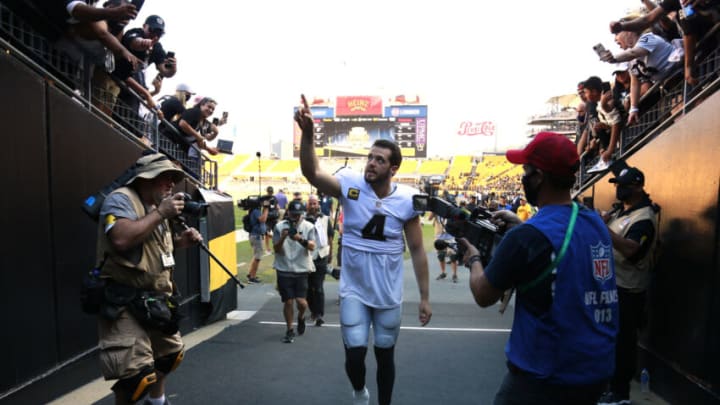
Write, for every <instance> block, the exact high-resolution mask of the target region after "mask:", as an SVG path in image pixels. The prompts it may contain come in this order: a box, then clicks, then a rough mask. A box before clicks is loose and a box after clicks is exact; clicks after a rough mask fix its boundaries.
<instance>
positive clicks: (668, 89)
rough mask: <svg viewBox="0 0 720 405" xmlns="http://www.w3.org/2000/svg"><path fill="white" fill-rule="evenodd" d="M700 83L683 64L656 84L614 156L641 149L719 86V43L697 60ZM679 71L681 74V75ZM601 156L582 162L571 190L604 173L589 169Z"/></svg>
mask: <svg viewBox="0 0 720 405" xmlns="http://www.w3.org/2000/svg"><path fill="white" fill-rule="evenodd" d="M696 71H697V73H698V74H697V79H698V82H699V83H698V85H696V86H689V85H688V84H687V82H686V81H685V80H684V77H683V68H682V66H680V67H678V69H677V70H676V71H674V72H673V73H672V74H670V75H669V77H668V78H667V79H665V81H663V82H660V83H656V84H655V85H653V86H652V87H651V88H650V90H648V92H647V94H645V95H644V96H643V98H642V99H641V100H640V104H641V105H642V103H643V102H647V100H652V98H653V97H657V98H658V100H657V101H656V102H655V103H653V104H651V105H650V106H648V107H646V108H645V109H644V111H643V112H642V114H641V115H640V116H639V118H638V122H637V123H635V124H633V125H629V126H626V127H624V128H623V129H622V131H621V133H620V150H619V151H618V152H617V153H616V155H615V156H614V159H615V160H625V159H627V158H628V157H630V156H631V155H632V154H634V153H636V152H637V151H638V150H640V149H641V148H642V147H643V146H644V145H646V144H647V143H648V142H650V141H651V140H652V139H654V138H655V137H657V136H658V135H660V134H661V133H662V132H663V131H665V130H666V129H667V128H668V127H670V126H671V125H672V124H673V123H674V122H675V120H676V119H677V118H678V117H679V116H681V115H684V114H686V113H687V112H688V111H689V110H692V109H693V108H695V107H696V106H697V105H698V104H699V103H700V102H701V101H702V100H704V99H705V98H706V97H707V96H708V95H710V94H712V93H714V92H715V91H716V90H717V89H718V88H720V78H719V76H720V46H716V47H715V49H713V50H712V51H710V52H708V54H707V55H703V57H702V60H699V61H697V62H696ZM678 75H679V77H678ZM597 161H598V159H595V160H594V161H592V162H589V163H588V164H584V163H583V161H582V159H581V166H580V169H579V170H578V173H577V176H576V182H575V186H574V187H573V190H572V194H573V196H577V195H579V194H580V193H582V192H583V191H584V190H587V189H588V188H590V187H591V186H592V185H593V184H594V183H595V182H596V181H597V180H599V178H601V177H603V176H602V174H600V175H595V174H588V173H587V171H586V169H587V168H588V167H592V165H593V164H594V163H596V162H597Z"/></svg>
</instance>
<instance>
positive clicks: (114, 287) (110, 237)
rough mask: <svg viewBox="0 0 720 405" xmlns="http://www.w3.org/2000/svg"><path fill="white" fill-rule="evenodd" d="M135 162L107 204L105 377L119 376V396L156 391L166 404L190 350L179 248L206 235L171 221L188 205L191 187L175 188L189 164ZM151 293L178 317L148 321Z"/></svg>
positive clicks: (101, 242) (103, 234) (101, 254)
mask: <svg viewBox="0 0 720 405" xmlns="http://www.w3.org/2000/svg"><path fill="white" fill-rule="evenodd" d="M135 169H136V173H135V176H133V177H132V178H131V179H130V180H129V181H128V182H127V183H126V185H125V186H124V187H120V188H118V189H117V190H115V191H113V192H112V193H111V194H110V195H108V197H107V198H106V199H105V201H104V203H103V206H102V209H101V212H100V219H101V220H100V225H99V231H98V246H97V252H98V261H100V264H99V269H100V277H101V278H103V279H105V280H106V287H105V302H104V303H103V304H102V309H101V312H100V314H101V317H100V318H99V320H98V322H99V327H98V335H99V340H100V343H99V345H100V362H101V365H102V371H103V375H104V377H105V379H108V380H110V379H117V380H118V382H117V383H115V385H113V387H112V389H113V391H114V392H115V400H116V403H118V404H122V403H133V402H135V401H138V400H139V399H140V398H141V397H142V395H143V394H144V393H145V392H146V391H149V398H148V400H149V401H152V403H156V404H162V403H163V402H165V376H166V375H167V374H168V373H170V372H171V371H173V370H174V369H175V368H176V367H177V366H178V365H179V364H180V362H181V361H182V359H183V355H184V349H183V348H184V345H183V342H182V339H181V337H180V333H179V332H178V331H177V320H178V319H177V314H176V312H175V311H176V310H177V302H176V301H175V299H174V298H175V297H174V296H175V295H176V294H177V286H176V285H175V284H174V282H173V279H172V273H173V268H174V266H175V261H174V258H173V250H174V248H182V247H188V246H191V245H193V244H195V243H197V242H200V241H202V237H201V235H200V233H199V232H198V231H197V230H196V229H194V228H187V229H186V230H184V231H183V232H182V233H180V234H176V235H173V232H172V231H171V228H170V221H169V220H170V219H172V218H174V217H176V216H177V215H179V214H180V213H181V212H182V211H183V208H184V207H185V202H184V199H183V193H177V194H174V195H173V194H172V191H173V188H174V187H175V185H176V184H177V183H178V182H180V181H182V179H183V178H184V177H185V174H184V172H183V171H182V170H180V169H178V168H177V167H176V166H175V165H174V164H173V163H172V162H171V161H170V160H169V159H168V158H167V157H166V156H165V155H162V154H159V153H153V154H149V155H146V156H143V157H141V158H140V159H138V161H137V163H136V164H135ZM150 300H152V302H153V303H154V305H155V308H160V310H164V312H166V313H172V315H173V316H172V318H171V319H164V320H162V321H163V322H164V323H162V324H161V323H160V320H159V319H157V318H155V317H154V316H152V317H151V319H150V321H147V317H145V316H142V315H145V313H143V312H141V311H142V308H143V307H146V306H147V304H148V302H149V301H150ZM168 301H170V303H168ZM158 305H159V306H160V307H158ZM162 305H165V307H162ZM138 314H140V315H138ZM149 314H150V315H154V314H155V313H154V312H153V311H149ZM168 321H169V322H168ZM153 322H155V323H153Z"/></svg>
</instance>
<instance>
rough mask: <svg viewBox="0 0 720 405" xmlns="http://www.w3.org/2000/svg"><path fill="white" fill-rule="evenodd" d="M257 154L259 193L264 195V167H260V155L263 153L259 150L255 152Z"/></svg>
mask: <svg viewBox="0 0 720 405" xmlns="http://www.w3.org/2000/svg"><path fill="white" fill-rule="evenodd" d="M255 156H257V160H258V195H262V178H261V175H262V169H261V168H260V156H262V154H261V153H260V151H257V152H255Z"/></svg>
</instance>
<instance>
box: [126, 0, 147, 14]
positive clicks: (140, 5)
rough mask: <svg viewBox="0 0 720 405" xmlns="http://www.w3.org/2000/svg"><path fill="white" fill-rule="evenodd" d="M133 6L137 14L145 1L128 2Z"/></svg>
mask: <svg viewBox="0 0 720 405" xmlns="http://www.w3.org/2000/svg"><path fill="white" fill-rule="evenodd" d="M130 4H132V5H133V6H135V10H136V11H137V12H140V9H141V8H142V6H143V4H145V0H132V1H131V2H130Z"/></svg>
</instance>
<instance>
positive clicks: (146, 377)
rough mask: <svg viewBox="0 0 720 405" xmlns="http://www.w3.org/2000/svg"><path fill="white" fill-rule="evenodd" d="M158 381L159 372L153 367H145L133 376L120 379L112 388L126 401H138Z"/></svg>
mask: <svg viewBox="0 0 720 405" xmlns="http://www.w3.org/2000/svg"><path fill="white" fill-rule="evenodd" d="M156 382H157V374H155V370H154V369H153V368H151V367H145V368H144V369H142V370H141V371H140V372H139V373H137V374H136V375H134V376H132V377H128V378H123V379H121V380H118V381H117V382H116V383H115V384H113V386H112V390H113V391H114V392H115V393H116V394H117V395H119V396H122V397H123V398H124V399H125V400H126V402H132V403H134V402H137V401H139V400H140V398H142V397H143V395H145V393H146V392H147V391H148V389H149V388H150V387H151V386H152V385H153V384H155V383H156Z"/></svg>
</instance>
